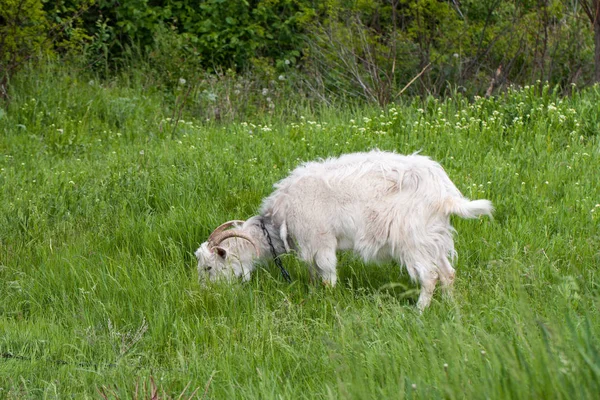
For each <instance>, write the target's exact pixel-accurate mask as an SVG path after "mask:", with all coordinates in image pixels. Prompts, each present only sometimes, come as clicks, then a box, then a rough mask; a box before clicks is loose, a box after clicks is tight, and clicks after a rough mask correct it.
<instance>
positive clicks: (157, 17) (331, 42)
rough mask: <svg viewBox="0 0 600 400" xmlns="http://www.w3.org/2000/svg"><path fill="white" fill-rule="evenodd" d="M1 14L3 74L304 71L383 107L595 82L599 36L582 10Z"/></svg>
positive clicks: (160, 6) (561, 1) (87, 8)
mask: <svg viewBox="0 0 600 400" xmlns="http://www.w3.org/2000/svg"><path fill="white" fill-rule="evenodd" d="M0 9H1V10H3V11H2V13H3V15H2V16H1V17H0V29H2V30H3V32H5V35H4V37H5V38H4V39H3V40H2V41H0V43H4V42H5V44H4V45H2V46H0V60H2V62H3V63H4V64H6V62H7V60H8V59H14V60H22V59H23V55H26V58H31V57H33V56H35V57H38V56H39V55H40V53H43V54H47V50H49V49H53V50H54V51H55V52H56V53H58V54H60V55H62V56H63V57H65V56H69V57H70V58H73V57H81V55H82V54H83V58H84V60H85V63H86V64H87V65H88V66H89V67H92V68H95V69H96V70H97V71H101V72H102V73H103V74H104V76H105V77H108V76H110V75H111V74H112V73H114V72H115V71H118V70H121V69H123V68H127V67H129V66H132V65H135V66H136V67H137V66H138V65H139V64H140V63H142V62H143V60H146V61H148V64H147V65H152V66H153V67H154V68H156V69H157V70H163V72H164V71H165V70H166V71H167V72H168V75H170V74H176V75H178V74H179V71H180V70H183V71H184V72H186V76H187V78H188V79H189V78H190V77H191V76H192V75H193V76H195V75H197V74H201V73H203V72H214V71H221V72H223V71H226V70H232V71H234V72H235V73H238V74H239V73H255V74H258V75H264V74H265V73H267V74H268V73H270V70H275V72H277V73H281V72H284V71H286V69H290V67H297V68H295V69H294V70H295V71H296V72H299V76H298V78H297V80H299V81H302V82H304V83H307V85H306V88H308V90H307V91H306V93H310V94H311V95H313V96H314V97H317V98H320V99H329V100H331V99H332V98H334V97H335V98H338V99H339V98H342V99H345V100H348V99H353V98H357V99H359V100H367V101H373V102H377V103H379V104H380V105H382V104H387V103H389V102H391V101H395V100H397V99H398V97H399V95H400V91H401V90H403V89H405V91H404V92H402V93H405V94H407V95H428V94H433V95H448V94H450V93H452V92H453V91H454V90H456V89H459V90H461V91H462V92H463V93H465V94H469V95H474V94H479V95H482V94H483V93H485V91H486V89H487V88H488V87H489V86H490V81H491V79H492V77H494V76H495V71H497V70H498V69H499V68H500V70H499V71H500V74H499V76H498V77H496V78H497V79H496V81H495V86H494V87H493V88H492V89H496V88H497V87H506V86H508V85H510V84H517V85H524V84H528V83H534V82H536V81H538V80H539V81H540V82H545V81H548V82H550V84H551V85H552V86H554V85H558V86H559V87H560V88H562V89H563V90H566V91H568V90H570V85H571V84H573V83H575V84H578V85H580V86H583V85H586V84H589V83H591V82H592V80H593V79H592V77H593V67H594V62H593V34H592V32H591V31H590V26H589V22H588V21H587V20H586V19H585V18H586V17H585V15H584V14H583V12H582V10H581V6H580V5H579V2H578V1H577V0H542V1H515V2H506V1H498V0H464V1H461V2H455V1H446V0H360V1H344V0H327V1H318V2H317V1H311V0H253V1H249V0H228V1H224V0H206V1H201V2H196V1H188V0H177V1H174V0H164V1H151V0H131V1H117V0H60V1H42V0H26V1H25V0H1V1H0ZM17 9H18V10H19V13H18V17H17V15H16V14H15V12H14V11H15V10H17ZM11 10H12V11H11ZM164 43H170V45H169V48H168V49H166V48H165V47H164V46H161V44H164ZM165 50H166V52H165ZM14 54H20V56H18V57H16V58H15V57H14ZM167 59H168V61H167V63H166V64H173V65H167V68H165V67H164V66H163V65H162V64H163V63H162V61H165V60H167ZM17 63H18V62H17ZM19 65H20V64H19ZM14 69H15V68H14V67H11V69H10V70H9V69H8V68H5V70H7V71H9V72H10V71H12V70H14ZM163 75H164V74H163ZM416 76H418V77H419V79H418V80H416V82H414V83H413V84H411V85H409V86H406V85H407V84H408V83H409V82H413V81H412V79H413V78H414V77H416ZM405 86H406V87H405ZM303 93H305V92H303Z"/></svg>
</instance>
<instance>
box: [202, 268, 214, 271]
mask: <svg viewBox="0 0 600 400" xmlns="http://www.w3.org/2000/svg"><path fill="white" fill-rule="evenodd" d="M204 269H205V270H206V271H210V270H211V269H212V267H206V268H204Z"/></svg>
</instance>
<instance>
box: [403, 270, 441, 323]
mask: <svg viewBox="0 0 600 400" xmlns="http://www.w3.org/2000/svg"><path fill="white" fill-rule="evenodd" d="M406 269H407V270H408V273H409V275H410V276H411V278H413V280H418V281H419V284H420V285H421V293H420V294H419V300H418V301H417V308H418V309H419V311H420V312H423V310H425V309H426V308H427V307H428V306H429V304H430V303H431V298H432V297H433V291H434V290H435V285H436V284H437V281H438V277H439V274H438V269H437V268H436V266H435V264H434V263H432V262H423V261H421V262H410V263H407V265H406Z"/></svg>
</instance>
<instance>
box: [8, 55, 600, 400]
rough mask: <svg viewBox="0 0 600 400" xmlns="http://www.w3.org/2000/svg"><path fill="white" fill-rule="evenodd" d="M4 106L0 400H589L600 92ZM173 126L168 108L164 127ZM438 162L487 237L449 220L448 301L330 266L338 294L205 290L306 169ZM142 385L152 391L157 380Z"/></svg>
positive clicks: (34, 78)
mask: <svg viewBox="0 0 600 400" xmlns="http://www.w3.org/2000/svg"><path fill="white" fill-rule="evenodd" d="M12 84H13V92H12V98H11V102H10V103H9V104H5V105H4V106H3V108H2V109H0V135H1V137H0V355H1V357H0V398H67V397H70V396H72V397H73V398H102V397H104V398H120V399H127V398H149V397H151V396H152V392H153V388H154V386H153V385H155V386H156V390H157V391H158V393H159V395H160V397H161V398H163V397H164V398H179V397H180V396H181V398H188V397H189V396H192V395H194V396H196V397H198V398H207V399H208V398H211V399H233V398H260V399H271V398H273V399H275V398H277V399H302V398H307V399H309V398H310V399H313V398H317V399H334V398H354V399H371V398H400V399H403V398H411V399H412V398H422V399H431V398H446V399H455V398H457V399H458V398H473V399H479V398H494V399H499V398H502V399H506V398H514V399H520V398H525V399H531V398H546V399H550V398H557V399H573V398H597V395H598V393H599V392H600V342H599V341H598V337H600V313H599V312H598V311H599V306H600V277H599V273H598V266H599V265H600V248H599V243H600V229H599V222H600V204H599V203H600V185H599V184H598V176H599V174H600V136H599V132H600V87H598V86H595V87H591V88H588V89H582V90H577V89H574V91H573V94H572V95H571V96H568V97H561V96H559V95H557V94H555V91H553V90H552V88H550V87H548V86H543V85H540V84H536V85H534V86H531V87H524V88H518V89H517V88H515V89H509V90H508V91H507V92H506V93H503V94H500V95H498V96H497V97H493V98H489V99H485V98H470V99H467V98H465V97H462V96H460V95H459V94H457V95H456V96H453V97H452V98H448V99H445V100H437V99H435V98H422V99H412V100H410V99H407V100H406V101H405V102H401V103H399V104H395V105H391V106H388V107H386V108H384V109H381V108H377V107H373V106H358V105H350V104H348V105H344V104H338V105H328V106H325V105H323V106H315V105H314V104H313V105H310V104H304V103H302V102H298V103H296V104H295V103H294V102H293V101H288V102H286V103H285V104H279V103H277V104H274V107H271V108H267V109H265V110H263V111H261V112H257V113H255V114H253V115H250V116H248V117H246V118H236V119H232V120H214V119H207V118H196V117H195V116H194V113H193V112H191V111H190V110H187V109H186V110H185V111H184V112H182V113H181V115H179V114H178V113H177V112H174V108H173V106H172V105H169V104H167V103H165V101H164V99H163V95H162V94H161V93H160V92H159V91H152V89H151V88H148V87H147V86H144V85H143V84H142V83H140V82H139V81H136V80H135V79H125V78H122V79H116V78H115V79H114V80H113V81H103V82H100V81H98V80H95V81H94V80H90V79H89V77H86V75H85V74H84V73H82V72H72V71H68V70H67V69H63V68H60V67H59V66H48V67H45V68H38V69H34V70H29V71H24V72H23V73H21V74H20V75H19V76H18V77H17V78H16V79H15V80H14V82H12ZM175 111H177V110H175ZM372 148H379V149H382V150H391V151H396V152H398V153H404V154H407V153H413V152H416V151H419V152H420V153H421V154H424V155H428V156H430V157H432V158H433V159H435V160H437V161H439V162H440V163H441V164H442V165H443V166H444V168H445V169H446V171H447V172H448V174H449V176H450V178H451V179H452V180H453V181H454V182H455V183H456V185H457V186H458V187H459V189H460V190H461V191H462V192H463V194H464V195H465V196H467V197H469V198H472V199H478V198H487V199H490V200H491V201H492V202H493V203H494V205H495V207H496V212H495V215H494V219H493V220H490V219H486V218H482V219H479V220H468V221H467V220H461V219H459V218H453V224H454V226H455V228H456V230H457V234H456V237H455V239H456V249H457V251H458V259H457V261H456V264H455V267H456V270H457V277H456V282H455V293H454V297H453V298H452V299H445V298H443V297H442V296H441V293H439V291H436V294H435V296H434V300H433V302H432V305H431V306H430V308H429V309H427V310H426V312H425V313H423V314H422V315H420V314H419V313H418V312H417V310H416V307H415V302H416V298H417V296H418V290H417V289H418V288H417V287H416V286H415V285H414V284H412V283H411V282H410V280H409V278H408V276H407V274H406V272H405V271H403V270H401V269H400V268H398V266H396V265H393V264H389V265H382V266H374V265H363V264H362V262H360V260H357V259H356V258H355V257H353V256H352V255H351V254H340V257H339V258H340V263H339V267H338V271H339V283H338V286H337V287H335V288H334V289H330V288H325V287H322V286H321V285H318V284H311V283H310V282H309V279H308V273H307V271H306V269H305V267H304V266H303V265H302V264H301V263H299V262H298V261H297V260H296V259H295V258H294V257H293V256H291V255H289V256H285V257H284V258H283V262H284V264H285V266H286V268H287V269H288V270H289V271H290V274H291V275H292V278H293V283H292V284H288V283H286V282H285V280H284V279H283V278H282V277H281V275H280V273H279V271H278V269H277V267H276V266H275V265H274V264H273V263H270V264H269V265H265V266H264V268H260V269H259V270H258V271H257V272H256V273H255V275H254V276H253V278H252V279H251V281H250V282H248V283H236V284H234V285H222V284H214V285H210V286H208V287H203V286H201V285H200V284H199V283H198V279H197V272H196V261H195V258H194V256H193V252H194V251H195V249H196V248H197V247H198V245H199V244H200V243H201V242H203V241H204V240H205V239H206V238H207V236H208V234H209V233H210V232H211V231H212V229H214V227H216V226H217V225H218V224H220V223H221V222H223V221H226V220H229V219H245V218H247V217H249V216H252V215H254V214H255V213H256V212H257V209H258V207H259V205H260V201H261V199H262V198H263V197H264V196H266V195H268V194H269V193H270V192H271V190H272V185H273V184H274V183H275V182H276V181H277V180H279V179H281V178H283V177H284V176H285V175H286V174H287V172H288V171H289V170H290V169H292V168H294V167H295V166H296V165H298V164H299V163H301V162H302V161H309V160H314V159H317V158H320V157H328V156H335V155H339V154H342V153H347V152H352V151H365V150H369V149H372ZM152 382H154V383H152Z"/></svg>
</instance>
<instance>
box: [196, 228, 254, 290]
mask: <svg viewBox="0 0 600 400" xmlns="http://www.w3.org/2000/svg"><path fill="white" fill-rule="evenodd" d="M243 223H244V221H237V220H236V221H229V222H225V223H224V224H222V225H220V226H219V227H218V228H217V229H215V230H214V231H213V233H211V234H210V236H209V237H208V240H207V241H206V242H204V243H202V244H201V245H200V247H199V248H198V250H196V253H195V254H196V258H197V259H198V277H199V279H200V281H203V280H206V279H209V280H211V281H216V280H220V279H224V280H229V281H231V280H233V278H239V277H242V278H243V279H244V280H247V279H249V278H250V272H251V271H252V268H253V266H252V261H253V259H254V258H256V257H258V256H259V250H258V248H259V247H258V244H257V243H256V240H255V239H254V238H253V237H252V236H251V235H250V234H248V233H247V232H244V230H243V229H241V227H242V225H243ZM229 228H231V229H229ZM227 239H229V240H227Z"/></svg>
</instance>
